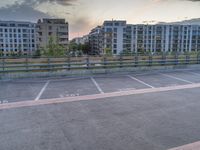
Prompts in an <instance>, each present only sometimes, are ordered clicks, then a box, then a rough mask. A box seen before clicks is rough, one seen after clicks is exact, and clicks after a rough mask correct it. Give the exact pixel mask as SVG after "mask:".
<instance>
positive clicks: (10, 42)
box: [0, 21, 37, 56]
mask: <svg viewBox="0 0 200 150" xmlns="http://www.w3.org/2000/svg"><path fill="white" fill-rule="evenodd" d="M36 35H37V34H36V24H35V23H30V22H17V21H0V52H1V54H3V55H4V56H8V55H11V54H22V55H31V54H33V53H34V52H35V51H36V50H37V43H36V40H37V38H36Z"/></svg>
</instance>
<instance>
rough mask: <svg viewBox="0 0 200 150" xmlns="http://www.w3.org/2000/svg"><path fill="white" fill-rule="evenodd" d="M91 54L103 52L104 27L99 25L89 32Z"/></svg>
mask: <svg viewBox="0 0 200 150" xmlns="http://www.w3.org/2000/svg"><path fill="white" fill-rule="evenodd" d="M89 48H90V54H93V55H96V54H97V55H98V54H103V51H104V50H103V32H102V27H101V26H98V27H96V28H94V29H92V30H91V32H90V33H89Z"/></svg>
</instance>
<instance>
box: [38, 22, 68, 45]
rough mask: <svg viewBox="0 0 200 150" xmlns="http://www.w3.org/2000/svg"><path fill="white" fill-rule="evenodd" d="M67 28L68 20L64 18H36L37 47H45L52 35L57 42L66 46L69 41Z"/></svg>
mask: <svg viewBox="0 0 200 150" xmlns="http://www.w3.org/2000/svg"><path fill="white" fill-rule="evenodd" d="M68 28H69V27H68V22H66V21H65V19H43V20H38V23H37V32H38V44H39V47H40V48H42V47H43V48H45V47H46V46H47V45H48V44H49V40H50V38H51V37H52V38H53V39H54V41H55V42H56V43H57V44H59V45H61V46H63V47H65V48H66V47H67V46H68V43H69V29H68Z"/></svg>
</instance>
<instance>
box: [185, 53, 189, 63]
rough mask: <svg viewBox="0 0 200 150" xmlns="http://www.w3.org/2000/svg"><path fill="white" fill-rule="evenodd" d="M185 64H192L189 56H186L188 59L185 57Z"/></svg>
mask: <svg viewBox="0 0 200 150" xmlns="http://www.w3.org/2000/svg"><path fill="white" fill-rule="evenodd" d="M185 62H186V64H189V63H190V56H189V55H186V57H185Z"/></svg>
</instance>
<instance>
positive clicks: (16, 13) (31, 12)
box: [0, 2, 52, 22]
mask: <svg viewBox="0 0 200 150" xmlns="http://www.w3.org/2000/svg"><path fill="white" fill-rule="evenodd" d="M41 17H42V18H47V17H50V18H51V17H52V16H51V15H50V14H47V13H43V12H41V11H38V10H36V9H35V8H33V7H32V6H29V5H26V4H25V3H21V4H20V3H17V2H16V3H14V4H12V5H7V6H6V7H2V8H0V18H1V20H22V21H31V22H35V21H37V19H38V18H41Z"/></svg>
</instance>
